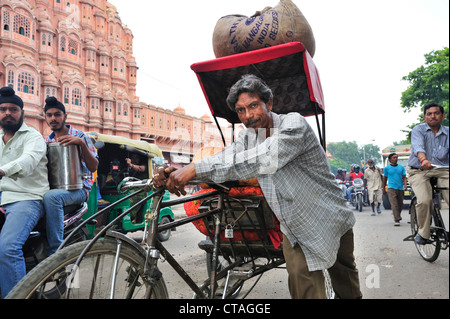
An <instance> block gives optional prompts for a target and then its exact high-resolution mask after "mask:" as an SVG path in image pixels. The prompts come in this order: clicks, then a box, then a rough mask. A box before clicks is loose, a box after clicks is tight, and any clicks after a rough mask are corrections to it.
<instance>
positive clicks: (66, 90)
mask: <svg viewBox="0 0 450 319" xmlns="http://www.w3.org/2000/svg"><path fill="white" fill-rule="evenodd" d="M68 103H69V88H67V87H66V88H64V104H68Z"/></svg>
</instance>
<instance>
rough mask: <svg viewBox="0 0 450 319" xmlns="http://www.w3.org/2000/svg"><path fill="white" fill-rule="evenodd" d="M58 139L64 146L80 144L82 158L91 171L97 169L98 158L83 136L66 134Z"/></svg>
mask: <svg viewBox="0 0 450 319" xmlns="http://www.w3.org/2000/svg"><path fill="white" fill-rule="evenodd" d="M56 140H57V141H58V142H59V143H61V144H62V145H64V146H67V145H79V146H80V148H81V158H82V159H83V161H84V162H85V163H86V166H87V168H88V169H89V170H90V171H91V172H95V171H96V170H97V168H98V160H97V158H96V157H95V156H94V154H93V153H92V152H91V150H90V149H89V147H88V146H87V145H86V142H85V141H84V139H83V138H81V137H78V136H75V135H64V136H61V137H58V138H57V139H56Z"/></svg>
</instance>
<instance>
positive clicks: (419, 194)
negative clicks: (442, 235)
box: [408, 103, 449, 245]
mask: <svg viewBox="0 0 450 319" xmlns="http://www.w3.org/2000/svg"><path fill="white" fill-rule="evenodd" d="M423 114H424V116H423V118H424V120H425V123H422V124H419V125H416V126H415V127H414V128H413V130H412V131H411V155H410V157H409V160H408V166H409V167H408V169H409V183H410V184H411V187H412V189H413V191H414V194H415V195H416V198H417V205H416V211H417V221H418V224H419V231H418V233H417V235H416V237H415V238H414V240H415V241H416V242H417V243H418V244H420V245H424V244H426V242H427V239H429V238H430V220H431V208H432V204H433V199H432V196H431V185H430V179H431V178H432V177H437V178H438V185H439V186H441V187H448V169H447V170H432V168H433V166H432V165H434V164H435V165H440V166H447V167H448V163H449V147H448V142H449V138H448V133H449V131H448V126H444V125H441V123H442V121H443V120H444V118H445V112H444V108H443V107H442V106H440V105H438V104H436V103H431V104H428V105H425V107H424V111H423ZM442 194H443V195H444V199H445V201H446V203H447V205H448V191H443V192H442Z"/></svg>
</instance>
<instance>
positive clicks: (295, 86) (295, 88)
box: [191, 42, 325, 123]
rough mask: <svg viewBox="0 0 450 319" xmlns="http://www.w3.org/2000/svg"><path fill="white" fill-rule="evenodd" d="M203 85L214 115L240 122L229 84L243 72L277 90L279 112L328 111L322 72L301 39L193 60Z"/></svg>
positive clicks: (275, 95) (276, 105)
mask: <svg viewBox="0 0 450 319" xmlns="http://www.w3.org/2000/svg"><path fill="white" fill-rule="evenodd" d="M191 69H192V70H193V71H194V72H195V73H196V74H197V78H198V80H199V82H200V86H201V88H202V90H203V93H204V95H205V98H206V100H207V102H208V105H209V107H210V110H211V113H212V115H213V116H217V117H221V118H224V119H226V120H227V121H228V122H230V123H240V121H239V118H238V116H237V114H236V113H235V112H234V111H232V110H230V109H229V108H228V106H227V104H226V98H227V96H228V92H229V89H230V87H231V86H232V85H233V84H234V83H236V82H237V81H238V80H239V79H240V78H241V76H242V75H244V74H248V73H251V74H255V75H256V76H258V77H260V78H262V79H263V80H264V81H265V82H266V83H267V85H269V86H270V87H271V89H272V91H273V93H274V101H273V111H274V112H275V113H278V114H286V113H289V112H299V113H300V114H302V115H303V116H311V115H317V114H324V113H325V103H324V98H323V93H322V86H321V84H320V78H319V73H318V70H317V68H316V66H315V65H314V62H313V60H312V58H311V56H310V55H309V53H308V51H307V50H306V49H305V47H304V46H303V44H302V43H300V42H290V43H286V44H281V45H277V46H273V47H269V48H264V49H259V50H255V51H250V52H244V53H239V54H234V55H230V56H226V57H221V58H217V59H214V60H209V61H205V62H199V63H194V64H192V65H191Z"/></svg>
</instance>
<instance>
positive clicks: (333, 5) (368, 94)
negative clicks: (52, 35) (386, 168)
mask: <svg viewBox="0 0 450 319" xmlns="http://www.w3.org/2000/svg"><path fill="white" fill-rule="evenodd" d="M109 1H110V2H111V3H112V4H114V5H115V6H116V7H117V9H118V12H119V16H120V17H121V20H122V22H123V24H125V25H127V26H128V27H129V28H130V29H131V30H132V32H133V35H134V42H133V44H134V52H133V54H134V56H135V58H136V62H137V64H138V67H139V71H138V86H137V95H138V96H139V97H140V100H141V101H142V102H145V103H148V104H153V105H156V106H159V107H163V108H166V109H170V110H173V109H174V108H176V107H177V106H178V105H181V106H182V107H183V108H185V109H186V113H187V114H189V115H192V116H197V117H200V116H202V115H204V114H208V115H210V112H209V108H208V105H207V103H206V100H205V98H204V96H203V93H202V91H201V89H200V86H199V83H198V81H197V78H196V76H195V73H194V72H193V71H192V70H191V69H190V66H191V64H193V63H196V62H202V61H206V60H211V59H214V58H215V56H214V52H213V47H212V34H213V30H214V27H215V25H216V22H217V20H218V19H220V17H222V16H225V15H229V14H236V13H238V14H243V15H246V16H250V15H252V14H254V13H255V11H258V10H262V9H263V8H264V7H266V6H272V7H274V6H276V5H277V3H278V1H277V0H223V1H218V0H190V1H187V0H172V1H161V0H159V1H155V0H109ZM293 2H294V3H295V4H296V5H297V6H298V8H299V9H300V10H301V11H302V13H303V14H304V16H305V17H306V19H307V20H308V22H309V24H310V25H311V27H312V30H313V33H314V37H315V40H316V52H315V55H314V58H313V59H314V63H315V64H316V66H317V68H318V70H319V73H320V77H321V83H322V88H323V92H324V97H325V109H326V129H327V141H328V142H339V141H344V140H345V141H356V142H358V143H360V144H369V143H373V144H376V145H378V146H379V147H380V148H384V147H386V146H389V145H391V143H392V142H393V141H400V140H403V139H404V137H405V134H404V133H402V132H401V130H402V129H405V128H406V126H407V125H408V124H411V123H412V122H415V119H416V118H417V116H418V114H419V112H418V110H417V111H415V112H413V113H410V114H408V113H403V111H402V109H401V108H400V97H401V92H403V91H404V90H405V89H406V88H407V85H408V83H407V82H405V81H402V77H403V76H406V75H408V74H409V72H411V71H413V70H415V69H416V68H418V67H419V66H421V65H423V64H424V62H425V58H424V54H426V53H428V52H430V51H432V50H440V49H442V48H443V47H448V46H449V1H448V0H389V1H388V0H378V1H367V0H341V1H336V0H294V1H293ZM310 123H311V124H312V125H315V122H313V121H310ZM373 140H374V141H373Z"/></svg>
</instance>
